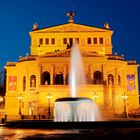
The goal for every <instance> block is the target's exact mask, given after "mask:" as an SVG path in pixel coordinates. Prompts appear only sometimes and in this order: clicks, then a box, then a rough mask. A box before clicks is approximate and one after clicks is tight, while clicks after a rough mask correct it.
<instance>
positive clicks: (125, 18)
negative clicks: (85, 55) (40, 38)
mask: <svg viewBox="0 0 140 140" xmlns="http://www.w3.org/2000/svg"><path fill="white" fill-rule="evenodd" d="M139 7H140V2H139V0H133V1H132V0H1V1H0V69H1V68H2V67H3V66H4V65H5V64H6V62H7V61H17V60H18V58H19V56H20V55H22V56H25V54H26V53H30V50H29V47H30V37H29V31H31V30H32V25H33V24H34V23H35V22H37V23H38V24H39V27H40V28H44V27H47V26H52V25H57V24H63V23H67V21H68V17H67V16H66V13H67V12H68V11H70V10H73V11H74V12H75V17H74V20H75V22H76V23H81V24H87V25H91V26H97V27H103V25H104V22H105V21H107V22H109V24H110V27H111V29H112V30H113V31H114V34H113V38H112V40H113V43H112V44H113V51H114V52H118V54H120V55H121V54H124V55H125V59H126V60H137V62H138V63H140V57H139V52H140V43H139V41H140V39H139V38H140V8H139Z"/></svg>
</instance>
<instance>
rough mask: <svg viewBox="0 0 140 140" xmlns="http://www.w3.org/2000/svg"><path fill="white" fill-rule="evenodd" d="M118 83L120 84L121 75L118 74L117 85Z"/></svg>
mask: <svg viewBox="0 0 140 140" xmlns="http://www.w3.org/2000/svg"><path fill="white" fill-rule="evenodd" d="M120 85H121V76H120V75H118V86H120Z"/></svg>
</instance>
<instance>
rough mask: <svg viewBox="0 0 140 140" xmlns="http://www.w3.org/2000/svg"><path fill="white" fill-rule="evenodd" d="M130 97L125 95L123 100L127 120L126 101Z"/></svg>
mask: <svg viewBox="0 0 140 140" xmlns="http://www.w3.org/2000/svg"><path fill="white" fill-rule="evenodd" d="M127 98H128V96H127V95H126V94H125V92H124V94H123V95H122V99H123V103H124V104H123V105H124V117H125V118H127V111H126V100H127Z"/></svg>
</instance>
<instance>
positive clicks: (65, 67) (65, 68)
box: [63, 65, 67, 85]
mask: <svg viewBox="0 0 140 140" xmlns="http://www.w3.org/2000/svg"><path fill="white" fill-rule="evenodd" d="M63 67H64V73H63V75H64V77H63V80H64V85H66V83H67V82H66V80H67V78H66V76H67V65H64V66H63Z"/></svg>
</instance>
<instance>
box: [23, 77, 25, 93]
mask: <svg viewBox="0 0 140 140" xmlns="http://www.w3.org/2000/svg"><path fill="white" fill-rule="evenodd" d="M25 90H26V77H25V76H24V77H23V91H25Z"/></svg>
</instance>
